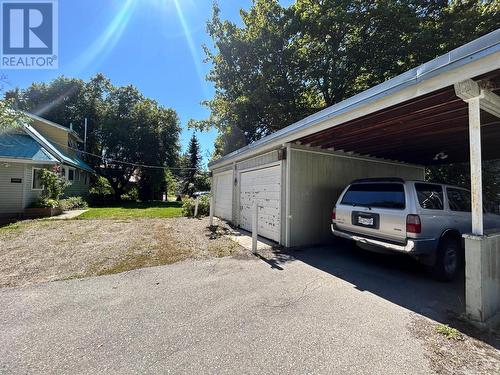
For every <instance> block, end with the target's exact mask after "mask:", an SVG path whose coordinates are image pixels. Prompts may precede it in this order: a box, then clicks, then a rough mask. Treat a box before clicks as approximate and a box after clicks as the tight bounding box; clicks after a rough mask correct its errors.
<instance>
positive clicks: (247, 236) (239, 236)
mask: <svg viewBox="0 0 500 375" xmlns="http://www.w3.org/2000/svg"><path fill="white" fill-rule="evenodd" d="M228 237H229V238H230V239H231V240H233V241H234V242H236V243H238V244H239V245H240V246H242V247H243V248H245V249H247V250H250V251H251V250H252V234H251V233H248V232H246V231H242V230H235V233H233V234H231V235H229V236H228ZM275 246H278V245H277V244H276V242H273V241H270V240H268V239H266V238H262V237H258V239H257V251H261V250H272V249H273V247H275Z"/></svg>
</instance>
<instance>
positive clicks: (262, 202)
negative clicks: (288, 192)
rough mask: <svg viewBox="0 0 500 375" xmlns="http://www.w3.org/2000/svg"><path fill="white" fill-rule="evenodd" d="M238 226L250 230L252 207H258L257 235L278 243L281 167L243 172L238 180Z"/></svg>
mask: <svg viewBox="0 0 500 375" xmlns="http://www.w3.org/2000/svg"><path fill="white" fill-rule="evenodd" d="M240 180H241V181H240V226H241V228H243V229H245V230H248V231H251V230H252V207H253V202H254V201H255V200H257V202H258V204H259V206H261V208H259V217H258V234H259V236H262V237H266V238H269V239H271V240H273V241H276V242H279V241H280V232H281V231H280V222H281V218H280V212H281V166H279V165H278V166H275V167H269V168H263V169H257V170H254V171H249V172H243V173H242V174H241V178H240Z"/></svg>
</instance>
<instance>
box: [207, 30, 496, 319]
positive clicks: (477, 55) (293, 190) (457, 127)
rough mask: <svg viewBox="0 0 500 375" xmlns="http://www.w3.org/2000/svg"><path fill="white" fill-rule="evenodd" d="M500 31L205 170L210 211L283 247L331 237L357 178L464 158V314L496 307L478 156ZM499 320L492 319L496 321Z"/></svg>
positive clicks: (492, 109)
mask: <svg viewBox="0 0 500 375" xmlns="http://www.w3.org/2000/svg"><path fill="white" fill-rule="evenodd" d="M499 93H500V29H498V30H496V31H493V32H491V33H489V34H487V35H484V36H483V37H481V38H478V39H476V40H474V41H472V42H470V43H468V44H466V45H464V46H461V47H459V48H457V49H455V50H453V51H451V52H449V53H447V54H445V55H443V56H440V57H438V58H436V59H434V60H431V61H429V62H427V63H425V64H423V65H421V66H419V67H416V68H414V69H412V70H409V71H408V72H406V73H403V74H401V75H399V76H397V77H395V78H393V79H390V80H388V81H386V82H384V83H382V84H380V85H377V86H375V87H373V88H371V89H369V90H366V91H364V92H362V93H360V94H358V95H355V96H353V97H351V98H349V99H347V100H344V101H343V102H341V103H338V104H336V105H333V106H331V107H329V108H326V109H324V110H323V111H320V112H318V113H316V114H314V115H312V116H309V117H307V118H305V119H303V120H301V121H299V122H297V123H295V124H292V125H290V126H288V127H286V128H283V129H282V130H280V131H277V132H275V133H273V134H271V135H268V136H266V137H264V138H262V139H260V140H259V141H256V142H254V143H252V144H250V145H248V146H246V147H243V148H241V149H239V150H237V151H235V152H233V153H231V154H228V155H226V156H224V157H222V158H221V159H219V160H216V161H214V162H212V163H210V164H209V168H210V170H211V172H212V173H213V185H212V186H213V195H212V197H213V201H212V207H213V208H214V211H215V215H216V216H218V217H220V218H223V219H226V220H228V221H231V222H232V223H233V224H235V225H237V226H239V227H241V228H243V229H246V230H251V229H252V217H253V215H252V209H251V207H252V206H253V204H254V202H257V204H258V206H260V209H259V214H258V216H257V218H258V234H259V235H261V236H263V237H266V238H269V239H272V240H274V241H276V242H278V243H280V244H282V245H284V246H286V247H295V246H302V245H313V244H319V243H325V242H328V241H330V240H331V239H332V235H331V234H330V231H329V224H330V212H331V209H332V207H333V206H334V204H335V202H336V200H337V198H338V196H339V194H340V192H341V189H342V188H344V187H345V186H346V185H347V184H348V183H349V182H351V181H352V180H354V179H357V178H368V177H402V178H406V179H424V166H429V165H434V164H448V163H459V162H470V165H471V191H472V228H471V234H470V235H466V236H464V237H465V243H466V310H467V313H468V315H469V316H470V317H471V318H472V319H473V320H477V321H481V322H484V321H486V320H488V319H490V318H492V317H493V315H495V314H496V315H497V316H499V317H500V314H497V313H498V312H499V311H500V235H499V234H498V233H487V232H486V231H484V228H483V192H482V168H481V163H482V160H493V159H500V147H499V145H500V96H499V95H498V94H499ZM499 320H500V319H499Z"/></svg>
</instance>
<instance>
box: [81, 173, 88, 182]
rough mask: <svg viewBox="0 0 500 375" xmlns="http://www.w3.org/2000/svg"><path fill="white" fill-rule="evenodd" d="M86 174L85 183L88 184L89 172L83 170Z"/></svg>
mask: <svg viewBox="0 0 500 375" xmlns="http://www.w3.org/2000/svg"><path fill="white" fill-rule="evenodd" d="M82 173H83V174H84V176H85V185H87V184H88V173H87V172H82Z"/></svg>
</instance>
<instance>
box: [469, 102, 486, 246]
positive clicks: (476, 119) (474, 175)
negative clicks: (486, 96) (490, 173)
mask: <svg viewBox="0 0 500 375" xmlns="http://www.w3.org/2000/svg"><path fill="white" fill-rule="evenodd" d="M480 100H481V99H480V98H479V97H477V98H473V99H470V100H469V101H468V104H469V147H470V181H471V193H472V234H475V235H477V236H482V235H483V234H484V228H483V175H482V171H481V168H482V163H481V106H480Z"/></svg>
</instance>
